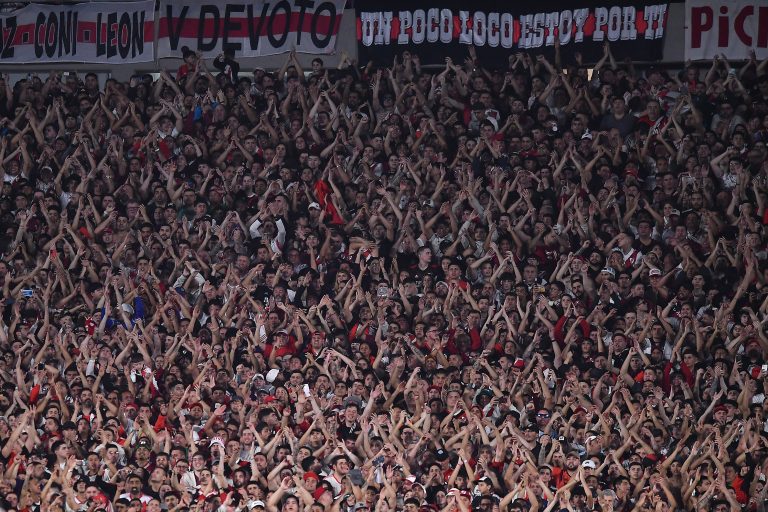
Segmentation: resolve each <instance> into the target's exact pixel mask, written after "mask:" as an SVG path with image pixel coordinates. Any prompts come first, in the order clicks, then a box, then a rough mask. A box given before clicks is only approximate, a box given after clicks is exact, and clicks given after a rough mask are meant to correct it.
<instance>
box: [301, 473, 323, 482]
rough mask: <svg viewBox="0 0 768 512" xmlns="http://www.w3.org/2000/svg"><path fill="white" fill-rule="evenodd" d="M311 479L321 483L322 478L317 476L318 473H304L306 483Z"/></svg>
mask: <svg viewBox="0 0 768 512" xmlns="http://www.w3.org/2000/svg"><path fill="white" fill-rule="evenodd" d="M310 478H314V479H315V480H317V481H318V482H319V481H320V477H319V476H317V473H315V472H314V471H307V472H306V473H304V480H305V481H306V480H309V479H310Z"/></svg>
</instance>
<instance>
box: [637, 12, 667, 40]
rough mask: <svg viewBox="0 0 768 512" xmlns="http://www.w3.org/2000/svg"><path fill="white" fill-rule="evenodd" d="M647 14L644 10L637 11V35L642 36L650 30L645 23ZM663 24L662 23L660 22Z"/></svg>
mask: <svg viewBox="0 0 768 512" xmlns="http://www.w3.org/2000/svg"><path fill="white" fill-rule="evenodd" d="M644 15H645V12H644V11H643V10H642V9H638V10H637V18H636V19H635V26H636V27H637V33H638V34H642V33H644V32H645V30H646V29H647V28H648V23H647V22H646V21H645V16H644ZM659 23H661V22H659Z"/></svg>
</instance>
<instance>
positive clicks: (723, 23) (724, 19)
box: [717, 5, 730, 48]
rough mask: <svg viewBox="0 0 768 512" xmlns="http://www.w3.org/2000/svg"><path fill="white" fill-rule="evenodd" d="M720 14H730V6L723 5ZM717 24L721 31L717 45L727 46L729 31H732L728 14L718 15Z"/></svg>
mask: <svg viewBox="0 0 768 512" xmlns="http://www.w3.org/2000/svg"><path fill="white" fill-rule="evenodd" d="M720 14H721V15H722V14H728V7H726V6H724V5H721V6H720ZM717 25H718V27H719V31H720V33H719V34H718V36H717V45H718V46H722V47H723V48H725V47H727V46H728V35H729V34H728V33H729V32H730V31H729V30H728V16H718V17H717Z"/></svg>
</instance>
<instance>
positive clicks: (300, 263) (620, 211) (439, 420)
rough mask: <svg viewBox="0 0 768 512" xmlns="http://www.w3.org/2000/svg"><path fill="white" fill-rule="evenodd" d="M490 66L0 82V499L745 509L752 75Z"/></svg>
mask: <svg viewBox="0 0 768 512" xmlns="http://www.w3.org/2000/svg"><path fill="white" fill-rule="evenodd" d="M558 50H559V49H558ZM745 57H746V56H745ZM561 60H562V62H561ZM569 60H570V59H569ZM504 64H506V66H502V68H501V69H489V68H487V67H483V65H482V63H481V62H480V61H479V60H478V59H477V56H476V55H475V53H474V51H472V50H471V49H470V51H469V56H468V57H467V59H466V61H464V62H462V63H457V62H453V61H451V60H450V59H446V62H445V66H444V67H442V68H441V69H426V67H425V68H424V69H422V66H421V63H420V60H419V57H418V56H417V55H411V54H408V53H404V54H402V55H401V56H400V58H398V59H396V60H395V62H394V63H392V65H391V66H390V67H387V66H375V65H374V64H373V63H368V64H367V65H365V64H364V63H357V62H355V61H354V60H352V59H350V58H349V57H348V56H346V55H344V56H343V58H342V62H341V64H340V65H339V66H338V68H336V69H327V68H326V67H324V64H323V61H322V60H321V59H319V58H316V59H314V60H313V61H312V67H311V69H302V67H301V65H300V63H299V61H298V59H297V58H296V55H294V54H290V55H289V56H288V57H287V59H286V61H285V65H284V66H283V67H282V68H281V69H279V70H277V71H274V72H268V71H265V70H263V69H256V70H255V71H253V72H251V71H250V70H247V71H246V70H244V69H241V66H240V64H239V63H238V62H237V61H236V60H235V59H234V58H233V56H232V55H229V54H227V55H221V56H219V57H218V58H216V59H214V60H209V61H206V60H205V59H203V58H201V56H200V55H197V54H195V53H194V52H192V51H189V50H185V52H184V62H183V64H182V65H181V66H180V67H179V68H178V70H176V71H175V72H166V71H163V72H162V73H161V74H160V76H159V78H158V79H156V80H153V78H152V76H137V77H134V78H133V79H131V80H130V82H129V83H121V82H119V81H115V80H113V79H109V80H106V83H105V84H103V87H102V86H100V84H99V81H98V79H97V77H96V76H95V75H93V74H88V75H85V76H84V77H82V80H81V78H80V77H78V76H76V75H74V74H68V75H60V74H58V73H55V72H54V73H51V74H50V75H49V76H47V77H38V76H31V77H30V78H29V79H22V80H19V81H18V82H16V83H11V81H10V80H9V78H8V76H4V77H3V79H2V80H0V116H1V118H2V119H1V120H0V136H1V137H2V139H0V162H2V167H0V174H1V175H2V187H3V188H2V196H1V197H0V233H1V235H0V252H2V257H1V258H0V260H1V261H0V281H1V283H2V302H0V311H2V315H0V348H1V349H2V357H0V381H1V382H2V390H1V391H2V392H1V393H0V414H2V416H1V417H0V448H1V453H0V455H1V458H0V508H2V509H3V510H4V511H5V512H160V511H167V512H248V511H252V512H277V511H281V512H299V511H302V512H369V511H375V512H391V511H395V510H397V511H405V512H470V511H476V512H497V511H500V512H538V511H547V512H548V511H570V512H581V511H586V510H600V511H604V512H630V511H654V512H667V511H669V512H671V511H675V510H686V511H714V512H725V511H739V510H748V511H764V510H765V509H764V506H765V502H766V492H767V491H768V487H766V474H767V473H768V462H767V457H766V454H767V453H768V423H767V422H766V410H767V406H768V401H766V399H765V397H766V393H768V366H766V365H765V364H764V363H765V359H766V354H768V352H767V351H768V336H767V335H766V331H765V324H766V321H767V319H768V314H767V313H768V247H767V246H766V235H767V233H766V232H765V231H766V229H765V225H766V223H768V212H767V211H766V205H767V204H768V197H766V193H767V192H768V180H767V177H768V164H767V163H766V162H768V152H767V151H766V143H767V142H768V61H762V62H760V61H758V60H757V59H756V58H755V56H754V55H750V56H749V58H746V60H745V61H744V62H743V63H739V66H738V68H733V67H732V65H731V64H730V63H729V62H727V61H726V60H725V59H723V58H716V59H715V60H714V61H712V62H711V63H707V65H704V66H702V65H697V64H690V63H689V65H687V66H686V67H685V68H684V69H683V70H681V71H677V70H667V69H662V68H645V69H635V66H634V65H633V63H632V62H631V61H623V62H622V61H619V62H617V60H616V58H615V56H614V55H613V54H612V52H611V49H610V47H609V46H607V45H606V46H605V48H604V55H603V58H602V59H600V61H599V62H597V63H593V64H590V65H589V66H587V65H586V63H583V62H582V59H581V57H580V56H579V55H578V54H577V55H575V57H574V59H573V60H572V61H565V59H561V58H560V56H559V51H558V52H557V55H556V57H555V58H554V59H552V62H550V61H549V60H548V59H546V58H544V57H543V56H536V55H528V54H512V55H510V57H509V62H508V63H504ZM589 69H592V70H591V71H589Z"/></svg>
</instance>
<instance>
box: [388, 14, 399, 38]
mask: <svg viewBox="0 0 768 512" xmlns="http://www.w3.org/2000/svg"><path fill="white" fill-rule="evenodd" d="M399 35H400V18H399V17H397V16H396V17H394V18H392V23H391V26H390V28H389V37H390V39H391V40H392V41H395V42H396V41H397V36H399Z"/></svg>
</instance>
